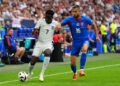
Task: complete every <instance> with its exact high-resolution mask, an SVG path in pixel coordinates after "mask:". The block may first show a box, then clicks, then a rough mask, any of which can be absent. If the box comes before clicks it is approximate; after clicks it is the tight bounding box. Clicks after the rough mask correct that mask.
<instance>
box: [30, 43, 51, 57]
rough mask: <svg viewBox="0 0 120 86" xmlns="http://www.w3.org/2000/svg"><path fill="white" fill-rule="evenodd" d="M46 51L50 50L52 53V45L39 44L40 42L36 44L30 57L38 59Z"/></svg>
mask: <svg viewBox="0 0 120 86" xmlns="http://www.w3.org/2000/svg"><path fill="white" fill-rule="evenodd" d="M46 49H50V50H51V52H52V51H53V45H52V43H40V42H37V43H36V45H35V47H34V50H33V54H32V56H36V57H40V56H41V54H42V53H43V52H44V51H45V50H46Z"/></svg>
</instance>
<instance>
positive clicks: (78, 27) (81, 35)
mask: <svg viewBox="0 0 120 86" xmlns="http://www.w3.org/2000/svg"><path fill="white" fill-rule="evenodd" d="M61 24H62V25H66V24H68V25H69V27H70V30H71V34H72V38H73V41H74V40H78V41H79V40H87V39H89V32H88V28H87V25H88V24H89V25H92V24H93V21H92V20H91V19H90V18H89V17H87V16H81V18H80V19H78V20H76V19H75V17H74V16H71V17H68V18H66V19H64V20H63V21H62V22H61Z"/></svg>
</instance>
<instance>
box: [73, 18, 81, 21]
mask: <svg viewBox="0 0 120 86" xmlns="http://www.w3.org/2000/svg"><path fill="white" fill-rule="evenodd" d="M74 21H82V19H81V18H79V19H74Z"/></svg>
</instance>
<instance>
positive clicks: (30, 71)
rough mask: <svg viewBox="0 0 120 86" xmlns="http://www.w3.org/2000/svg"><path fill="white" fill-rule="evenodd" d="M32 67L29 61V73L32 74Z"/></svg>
mask: <svg viewBox="0 0 120 86" xmlns="http://www.w3.org/2000/svg"><path fill="white" fill-rule="evenodd" d="M33 68H34V65H31V64H30V63H29V74H32V69H33Z"/></svg>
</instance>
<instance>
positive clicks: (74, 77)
mask: <svg viewBox="0 0 120 86" xmlns="http://www.w3.org/2000/svg"><path fill="white" fill-rule="evenodd" d="M76 58H77V56H71V69H72V71H73V73H74V75H73V80H76V79H77V70H76V69H77V66H76Z"/></svg>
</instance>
